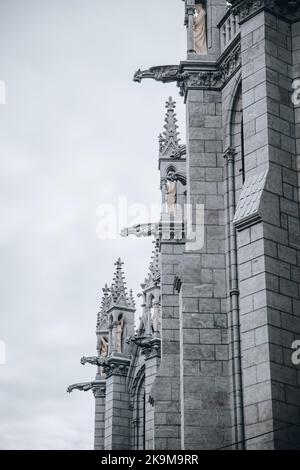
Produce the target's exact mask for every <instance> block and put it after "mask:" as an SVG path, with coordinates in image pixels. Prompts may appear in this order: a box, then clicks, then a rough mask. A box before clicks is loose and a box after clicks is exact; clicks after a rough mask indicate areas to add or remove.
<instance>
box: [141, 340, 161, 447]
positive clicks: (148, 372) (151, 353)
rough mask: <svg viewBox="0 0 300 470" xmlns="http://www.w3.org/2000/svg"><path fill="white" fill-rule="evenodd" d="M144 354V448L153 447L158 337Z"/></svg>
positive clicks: (158, 361) (158, 351)
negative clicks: (154, 385) (154, 388)
mask: <svg viewBox="0 0 300 470" xmlns="http://www.w3.org/2000/svg"><path fill="white" fill-rule="evenodd" d="M144 354H145V401H146V423H145V430H146V435H145V448H146V450H152V449H153V448H154V401H153V400H154V399H153V396H152V394H153V392H152V388H153V384H154V381H155V377H156V374H157V371H158V368H159V365H160V339H158V338H156V339H154V340H152V346H151V348H150V349H149V350H146V351H145V352H144Z"/></svg>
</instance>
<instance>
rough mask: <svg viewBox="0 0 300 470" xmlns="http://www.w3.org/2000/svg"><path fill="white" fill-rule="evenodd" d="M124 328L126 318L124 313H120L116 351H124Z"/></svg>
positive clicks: (116, 335) (116, 333)
mask: <svg viewBox="0 0 300 470" xmlns="http://www.w3.org/2000/svg"><path fill="white" fill-rule="evenodd" d="M123 328H124V318H123V315H120V316H119V318H118V321H117V325H116V332H115V348H116V352H118V353H121V352H122V337H123Z"/></svg>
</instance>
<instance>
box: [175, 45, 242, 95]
mask: <svg viewBox="0 0 300 470" xmlns="http://www.w3.org/2000/svg"><path fill="white" fill-rule="evenodd" d="M240 67H241V46H240V44H239V45H238V46H237V47H236V48H235V49H234V50H233V51H232V52H231V53H230V54H229V55H228V57H227V58H226V59H225V60H224V61H223V62H222V64H221V65H220V67H219V68H218V69H217V70H208V71H206V72H200V73H199V72H197V71H189V72H187V71H185V72H183V73H182V74H181V75H179V76H178V86H179V87H180V91H181V93H180V94H181V95H182V96H184V95H185V93H186V91H187V90H188V89H190V88H198V89H202V88H210V89H212V88H215V89H220V88H222V87H223V86H224V85H225V84H226V83H227V81H228V80H229V79H230V78H231V76H232V75H233V74H234V73H235V72H236V71H237V70H238V69H239V68H240Z"/></svg>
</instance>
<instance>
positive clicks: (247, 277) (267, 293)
mask: <svg viewBox="0 0 300 470" xmlns="http://www.w3.org/2000/svg"><path fill="white" fill-rule="evenodd" d="M241 34H242V77H243V107H244V113H243V114H244V125H245V127H246V126H247V129H248V130H247V137H246V138H245V162H246V178H247V179H249V178H250V177H251V176H253V175H262V174H263V173H264V172H265V171H267V172H268V173H267V178H266V182H265V184H264V189H263V192H262V194H261V196H259V197H258V200H259V209H258V215H259V216H260V217H261V219H262V221H261V222H258V223H256V225H252V226H251V227H247V225H246V226H245V227H244V229H243V230H242V229H240V232H239V237H238V246H239V252H238V257H239V274H240V295H241V330H242V354H243V379H244V403H245V420H246V438H247V439H249V440H248V441H247V447H248V448H255V449H258V448H268V449H272V448H289V447H293V446H294V447H295V445H296V444H297V442H298V443H299V430H298V432H297V427H293V426H292V425H293V424H295V422H296V421H297V422H298V421H299V406H300V394H299V388H298V387H299V384H298V383H297V370H296V367H295V366H294V365H293V364H292V363H291V344H292V342H293V339H294V338H295V337H296V336H297V335H298V334H299V309H298V306H299V200H298V191H297V187H298V182H297V171H296V156H295V127H294V109H293V104H292V102H291V97H290V94H291V85H292V80H291V70H292V28H291V24H290V23H288V22H285V21H283V20H282V19H279V18H276V16H274V15H272V14H270V13H265V12H261V13H259V14H258V15H256V16H255V17H253V18H251V19H249V20H248V21H246V23H244V24H243V25H242V27H241ZM249 129H252V131H251V132H250V131H249ZM247 179H246V183H247ZM288 426H290V427H288ZM281 427H286V428H287V429H285V430H283V431H281V432H275V431H276V429H279V428H281ZM267 433H268V434H267ZM260 434H265V435H264V436H263V437H261V438H254V437H255V436H257V435H260ZM298 445H299V444H298Z"/></svg>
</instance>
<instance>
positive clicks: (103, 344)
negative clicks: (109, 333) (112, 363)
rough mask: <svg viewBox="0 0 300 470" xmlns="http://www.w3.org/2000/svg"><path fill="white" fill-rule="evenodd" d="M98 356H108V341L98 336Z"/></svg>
mask: <svg viewBox="0 0 300 470" xmlns="http://www.w3.org/2000/svg"><path fill="white" fill-rule="evenodd" d="M100 356H101V357H103V358H104V357H107V356H108V341H107V339H106V338H104V337H103V336H100Z"/></svg>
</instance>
